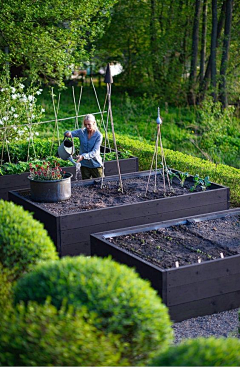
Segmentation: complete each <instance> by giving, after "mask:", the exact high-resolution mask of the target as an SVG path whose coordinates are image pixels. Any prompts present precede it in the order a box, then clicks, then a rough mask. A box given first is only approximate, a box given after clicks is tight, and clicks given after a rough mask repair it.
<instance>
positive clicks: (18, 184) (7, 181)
mask: <svg viewBox="0 0 240 367" xmlns="http://www.w3.org/2000/svg"><path fill="white" fill-rule="evenodd" d="M101 148H102V151H103V147H101ZM108 151H109V149H107V152H108ZM119 163H120V169H121V172H122V173H129V172H137V171H138V158H137V157H129V158H126V159H120V160H119ZM104 166H105V170H104V173H105V176H112V175H116V174H118V170H117V162H116V160H112V161H106V162H105V164H104ZM63 170H64V171H67V172H70V173H72V174H73V180H75V166H72V167H63ZM28 176H29V172H24V173H21V174H15V175H5V176H0V199H3V200H8V192H9V191H13V190H21V189H25V188H29V180H28Z"/></svg>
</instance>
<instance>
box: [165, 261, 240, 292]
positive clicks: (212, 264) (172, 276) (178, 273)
mask: <svg viewBox="0 0 240 367" xmlns="http://www.w3.org/2000/svg"><path fill="white" fill-rule="evenodd" d="M239 267H240V255H234V256H229V257H225V258H224V259H221V258H219V259H217V260H211V261H208V262H204V263H201V264H192V265H187V266H183V267H180V268H178V269H169V270H168V272H167V273H168V275H167V287H168V288H172V287H180V286H182V285H185V284H191V283H196V282H199V281H204V280H208V279H212V278H215V277H216V276H219V277H223V276H226V275H232V274H236V273H238V272H239Z"/></svg>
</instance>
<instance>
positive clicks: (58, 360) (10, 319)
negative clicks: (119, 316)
mask: <svg viewBox="0 0 240 367" xmlns="http://www.w3.org/2000/svg"><path fill="white" fill-rule="evenodd" d="M84 317H85V315H84V314H83V312H82V311H77V312H73V310H67V309H64V308H62V309H61V310H60V311H58V310H57V309H56V307H54V306H52V305H50V304H48V303H46V304H44V305H38V304H36V303H34V302H32V303H31V302H30V303H29V304H28V306H26V307H25V305H24V304H20V305H18V306H17V307H16V309H15V310H13V312H12V313H11V314H8V315H5V314H3V315H2V317H1V324H0V365H1V366H116V365H117V366H121V365H126V361H125V360H123V359H121V350H122V348H123V346H121V343H120V342H119V340H118V338H117V336H113V335H104V334H103V333H102V332H101V331H99V330H97V329H96V328H95V327H94V326H93V325H92V320H89V318H88V322H86V321H85V320H84Z"/></svg>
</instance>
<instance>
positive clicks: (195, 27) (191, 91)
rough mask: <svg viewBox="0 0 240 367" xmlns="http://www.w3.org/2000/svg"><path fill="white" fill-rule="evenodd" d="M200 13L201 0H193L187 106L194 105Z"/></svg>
mask: <svg viewBox="0 0 240 367" xmlns="http://www.w3.org/2000/svg"><path fill="white" fill-rule="evenodd" d="M200 11H201V0H195V15H194V22H193V33H192V57H191V69H190V76H189V94H188V103H189V104H195V88H196V75H197V55H198V43H199V35H198V33H199V18H200Z"/></svg>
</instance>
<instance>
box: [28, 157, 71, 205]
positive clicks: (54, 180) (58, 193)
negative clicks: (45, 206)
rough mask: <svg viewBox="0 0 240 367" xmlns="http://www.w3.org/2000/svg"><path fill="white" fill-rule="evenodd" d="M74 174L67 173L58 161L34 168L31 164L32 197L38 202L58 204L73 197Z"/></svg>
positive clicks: (29, 177) (44, 163)
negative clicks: (72, 182) (72, 183)
mask: <svg viewBox="0 0 240 367" xmlns="http://www.w3.org/2000/svg"><path fill="white" fill-rule="evenodd" d="M71 178H72V174H71V173H69V172H65V171H63V170H62V168H61V167H60V164H59V163H57V162H56V161H55V162H54V164H50V162H47V161H46V162H45V161H44V162H43V163H42V164H41V165H36V166H35V167H33V166H32V165H31V164H30V174H29V176H28V179H29V180H30V195H31V199H32V200H34V201H38V202H48V203H50V202H57V201H62V200H67V199H69V198H70V197H71Z"/></svg>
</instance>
